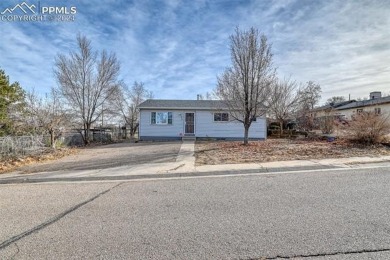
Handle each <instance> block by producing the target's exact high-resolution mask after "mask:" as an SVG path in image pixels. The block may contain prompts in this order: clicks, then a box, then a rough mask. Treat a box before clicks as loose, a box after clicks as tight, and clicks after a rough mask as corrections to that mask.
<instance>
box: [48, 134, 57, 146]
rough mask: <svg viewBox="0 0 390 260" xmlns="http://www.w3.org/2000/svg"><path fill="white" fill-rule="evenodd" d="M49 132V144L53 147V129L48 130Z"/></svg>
mask: <svg viewBox="0 0 390 260" xmlns="http://www.w3.org/2000/svg"><path fill="white" fill-rule="evenodd" d="M49 134H50V145H51V148H54V149H55V148H56V145H55V140H54V131H53V130H50V131H49Z"/></svg>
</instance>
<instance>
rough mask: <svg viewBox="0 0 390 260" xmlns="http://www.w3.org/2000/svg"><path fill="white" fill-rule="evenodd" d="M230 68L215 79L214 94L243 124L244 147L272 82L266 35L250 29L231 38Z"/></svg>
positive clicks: (272, 76)
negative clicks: (216, 81) (216, 80)
mask: <svg viewBox="0 0 390 260" xmlns="http://www.w3.org/2000/svg"><path fill="white" fill-rule="evenodd" d="M230 52H231V60H232V66H231V67H230V68H227V69H226V70H225V72H224V73H223V74H222V75H221V76H219V77H218V83H217V88H216V90H215V93H216V95H217V97H219V98H220V99H221V100H224V103H225V104H226V106H227V107H228V108H229V114H230V115H231V117H232V118H233V119H234V120H237V121H239V122H241V123H243V124H244V144H245V145H246V144H248V134H249V128H250V126H251V124H252V122H253V121H254V120H255V118H256V117H257V116H260V115H262V114H264V113H265V111H264V102H265V101H266V100H267V98H268V96H269V90H270V85H271V83H272V82H273V80H274V75H275V70H274V68H273V66H272V53H271V45H270V44H269V43H268V42H267V37H266V36H265V35H260V34H259V32H258V30H257V29H255V28H251V29H250V30H249V31H240V30H239V28H236V31H235V34H233V35H231V36H230Z"/></svg>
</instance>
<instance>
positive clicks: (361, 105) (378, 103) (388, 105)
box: [310, 91, 390, 120]
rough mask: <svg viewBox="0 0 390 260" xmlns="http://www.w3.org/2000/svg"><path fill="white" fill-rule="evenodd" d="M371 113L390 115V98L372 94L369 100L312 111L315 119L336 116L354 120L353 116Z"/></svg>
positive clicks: (311, 113)
mask: <svg viewBox="0 0 390 260" xmlns="http://www.w3.org/2000/svg"><path fill="white" fill-rule="evenodd" d="M368 111H371V112H373V113H375V114H390V96H386V97H382V93H381V92H379V91H375V92H371V93H370V97H369V99H367V100H360V101H356V100H349V101H343V102H338V103H331V104H328V105H325V106H322V107H318V108H314V109H313V110H311V111H310V116H311V117H313V118H314V119H320V118H322V117H327V116H334V117H338V118H340V119H344V120H350V119H352V117H353V115H356V114H359V113H362V112H368Z"/></svg>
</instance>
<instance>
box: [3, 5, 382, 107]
mask: <svg viewBox="0 0 390 260" xmlns="http://www.w3.org/2000/svg"><path fill="white" fill-rule="evenodd" d="M21 2H22V1H11V0H3V1H1V2H0V11H3V10H4V9H5V8H8V7H13V6H15V4H18V3H21ZM37 2H38V1H29V0H26V3H28V4H37ZM40 3H41V5H50V6H68V7H70V6H76V7H77V14H76V16H75V17H76V20H75V21H74V22H56V23H50V22H7V21H0V33H1V38H2V39H1V42H0V67H1V68H2V69H4V70H5V71H6V73H7V74H8V75H10V78H11V81H19V82H20V83H21V85H22V87H24V88H25V89H27V90H31V89H32V88H34V89H35V90H36V91H37V92H39V93H41V94H44V93H46V92H48V91H49V89H50V87H51V86H55V85H56V80H55V78H54V75H53V65H54V58H55V56H56V55H57V54H58V53H64V54H67V53H68V52H69V51H70V50H72V49H74V48H75V44H76V36H77V34H78V33H81V34H82V35H85V36H87V37H88V38H89V39H90V40H91V41H92V45H93V47H94V48H95V49H96V50H103V49H106V50H108V51H112V52H115V53H116V55H117V57H118V59H119V60H120V63H121V75H120V78H121V79H123V80H124V81H125V82H126V83H127V84H128V85H131V84H132V83H133V82H134V81H142V82H144V83H145V86H146V87H147V88H148V89H150V90H152V91H153V92H154V96H155V98H162V99H195V98H196V95H197V94H204V93H205V92H207V91H212V90H213V89H214V88H215V85H216V76H217V75H218V74H221V73H222V72H223V70H224V69H225V68H226V67H228V66H229V65H230V53H229V39H228V38H229V35H231V34H232V33H233V32H234V28H235V27H236V26H239V27H240V28H241V29H248V28H250V27H251V26H253V27H256V28H258V29H259V30H260V31H261V32H262V33H264V34H265V35H266V36H267V37H268V39H269V42H270V43H272V52H273V54H274V65H275V66H276V67H277V69H278V70H277V71H278V75H279V77H291V78H292V79H294V80H296V81H298V82H302V83H305V82H307V81H309V80H313V81H315V82H317V83H319V84H320V85H321V88H322V90H323V93H322V102H324V101H325V100H326V99H327V98H329V97H331V96H334V95H342V96H345V97H348V95H349V94H351V98H358V97H368V93H369V92H370V91H382V92H384V93H385V94H390V29H389V28H390V15H389V14H390V1H388V0H367V1H359V0H351V1H347V0H345V1H341V0H338V1H332V0H326V1H325V0H323V1H322V0H321V1H320V0H318V1H317V0H311V1H305V0H280V1H271V0H258V1H255V0H253V1H233V0H231V1H228V0H227V1H222V0H215V1H206V0H192V1H190V0H189V1H179V0H166V1H163V0H162V1H147V0H139V1H138V0H136V1H118V0H107V1H91V0H89V1H84V0H77V1H56V0H41V1H40Z"/></svg>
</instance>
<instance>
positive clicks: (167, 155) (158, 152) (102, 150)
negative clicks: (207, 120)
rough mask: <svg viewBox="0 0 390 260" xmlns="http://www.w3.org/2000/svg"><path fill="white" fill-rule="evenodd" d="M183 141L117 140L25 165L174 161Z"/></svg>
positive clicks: (31, 168)
mask: <svg viewBox="0 0 390 260" xmlns="http://www.w3.org/2000/svg"><path fill="white" fill-rule="evenodd" d="M180 146H181V142H155V143H152V142H148V143H128V142H126V143H117V144H110V145H102V146H97V147H91V148H85V149H81V151H80V152H79V153H78V154H76V155H71V156H67V157H64V158H62V159H59V160H56V161H51V162H46V163H41V164H36V165H27V166H24V167H21V168H20V169H18V170H20V171H22V172H24V173H36V172H56V171H87V170H99V169H108V168H115V167H121V166H134V165H140V164H146V163H148V164H149V163H167V162H174V161H175V160H176V157H177V155H178V153H179V150H180Z"/></svg>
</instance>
